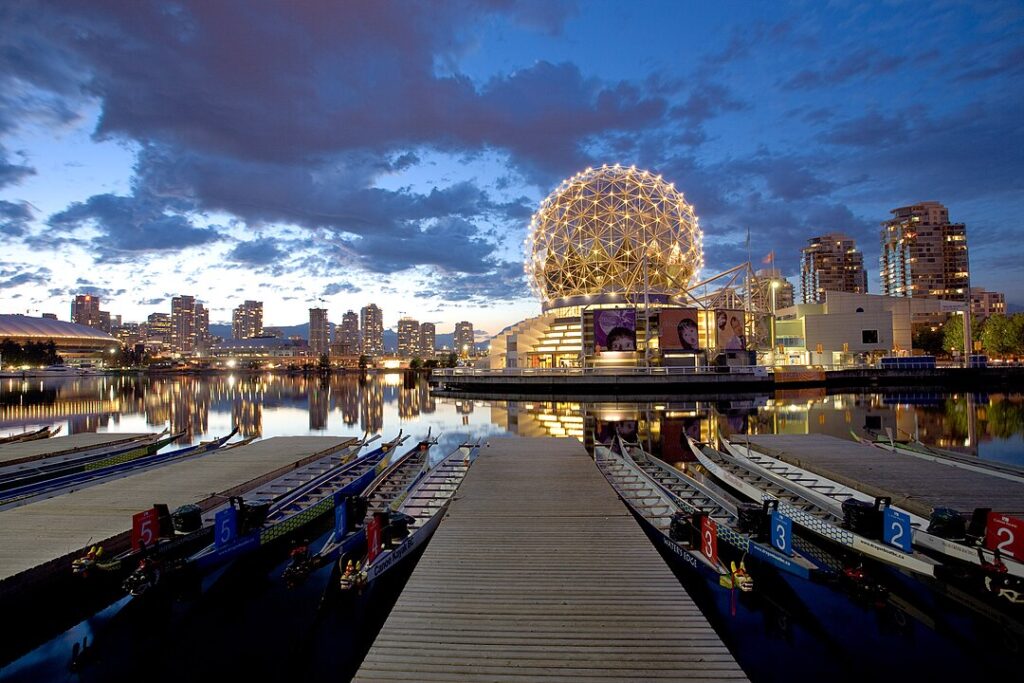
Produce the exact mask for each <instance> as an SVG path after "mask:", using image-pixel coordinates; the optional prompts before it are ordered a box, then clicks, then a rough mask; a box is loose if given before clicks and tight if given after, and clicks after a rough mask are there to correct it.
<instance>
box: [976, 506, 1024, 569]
mask: <svg viewBox="0 0 1024 683" xmlns="http://www.w3.org/2000/svg"><path fill="white" fill-rule="evenodd" d="M985 547H986V548H988V549H989V550H998V551H999V552H1000V553H1002V554H1003V555H1006V556H1007V557H1012V558H1014V559H1015V560H1024V519H1017V518H1016V517H1010V516H1009V515H1001V514H999V513H998V512H990V513H988V525H987V526H986V527H985Z"/></svg>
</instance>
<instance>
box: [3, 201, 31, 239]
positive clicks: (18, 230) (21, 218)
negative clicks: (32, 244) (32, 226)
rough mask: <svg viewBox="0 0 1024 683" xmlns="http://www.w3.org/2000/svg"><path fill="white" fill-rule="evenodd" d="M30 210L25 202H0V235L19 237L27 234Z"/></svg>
mask: <svg viewBox="0 0 1024 683" xmlns="http://www.w3.org/2000/svg"><path fill="white" fill-rule="evenodd" d="M31 220H32V209H31V208H30V207H29V205H28V203H27V202H8V201H5V200H0V235H7V236H8V237H21V236H22V235H24V234H26V233H27V232H28V225H29V223H30V222H31Z"/></svg>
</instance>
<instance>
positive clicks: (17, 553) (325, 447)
mask: <svg viewBox="0 0 1024 683" xmlns="http://www.w3.org/2000/svg"><path fill="white" fill-rule="evenodd" d="M353 443H355V439H351V438H348V437H322V436H309V437H277V438H273V439H267V440H265V441H259V442H256V443H253V444H250V445H248V446H240V447H238V448H233V449H231V450H227V451H223V452H216V451H214V452H212V453H210V454H208V455H207V456H205V457H203V458H199V459H195V460H189V459H186V460H184V461H182V462H177V463H173V464H169V465H166V466H164V467H160V468H156V469H153V470H148V471H145V472H140V473H138V474H136V475H131V476H127V477H124V478H121V479H115V480H113V481H108V482H106V483H103V484H98V485H96V486H91V487H89V488H85V489H82V490H80V491H75V492H74V493H69V494H66V495H62V496H57V497H56V498H49V499H47V500H42V501H39V502H37V503H31V504H29V505H24V506H22V507H18V508H13V509H10V510H5V511H4V512H0V596H2V595H3V594H4V593H5V590H4V589H5V588H6V586H4V583H5V582H6V580H7V579H9V578H11V577H13V576H15V575H16V574H18V573H20V572H26V571H29V570H33V569H36V568H41V567H43V566H45V565H47V564H48V563H51V562H54V561H57V560H59V559H60V558H68V556H69V554H71V555H73V554H75V553H76V552H77V551H79V550H80V549H83V548H87V547H88V546H89V545H90V544H91V543H93V544H94V543H106V544H108V545H109V544H111V543H113V544H116V543H117V540H116V539H118V537H123V538H121V540H122V542H123V541H125V540H127V536H128V534H129V532H130V530H131V524H132V515H134V514H135V513H137V512H140V511H142V510H146V509H149V508H151V507H152V506H153V505H154V504H155V503H167V505H168V506H169V507H170V509H171V510H173V509H174V508H176V507H178V506H179V505H184V504H185V503H202V502H203V501H206V502H208V505H210V506H212V505H214V504H216V502H223V501H224V500H227V496H229V495H237V494H238V493H241V492H242V491H243V490H246V489H248V488H251V487H252V486H255V485H258V484H259V483H263V482H264V481H267V480H269V479H270V478H273V477H274V476H279V475H280V474H284V473H285V472H286V471H287V470H288V469H292V468H293V467H296V466H299V465H301V464H305V463H306V462H309V461H311V460H312V459H315V458H318V457H323V456H325V455H329V454H330V453H333V452H335V451H337V450H339V449H341V448H344V447H346V446H348V445H351V444H353ZM247 484H248V486H246V485H247ZM68 563H70V558H68ZM69 566H70V565H69ZM68 571H70V568H69V569H68Z"/></svg>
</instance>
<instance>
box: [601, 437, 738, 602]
mask: <svg viewBox="0 0 1024 683" xmlns="http://www.w3.org/2000/svg"><path fill="white" fill-rule="evenodd" d="M594 460H595V461H596V462H597V467H598V469H600V470H601V474H603V475H604V477H605V479H607V480H608V483H609V484H611V485H612V488H613V489H615V492H616V493H617V494H619V498H621V499H622V502H623V503H625V504H626V507H628V508H629V509H630V511H631V512H632V513H633V516H634V517H636V519H637V520H638V521H639V522H640V523H641V525H642V526H643V527H644V529H645V531H647V533H648V535H649V536H651V538H652V539H655V540H656V542H657V543H659V544H660V545H661V546H662V547H663V548H665V550H666V551H668V553H669V554H670V555H671V557H673V558H674V560H675V561H676V564H678V565H680V566H682V567H684V568H688V569H690V570H694V571H696V572H697V574H698V575H700V576H702V577H703V578H705V579H710V580H711V581H713V582H715V583H717V584H718V585H720V586H722V587H724V588H730V589H731V588H739V589H740V590H742V591H744V592H748V591H750V590H752V589H753V587H754V586H753V580H752V579H751V578H750V575H749V574H747V572H746V568H745V567H744V566H743V563H742V561H741V563H740V565H739V566H736V564H735V562H733V563H732V566H731V568H730V567H726V566H725V564H724V563H723V562H722V561H721V560H720V559H718V557H717V538H716V537H715V535H714V534H713V533H712V532H709V531H708V528H709V525H708V521H707V518H706V516H702V515H700V514H697V515H691V514H689V513H688V512H687V511H686V510H684V509H682V508H681V507H680V506H679V504H678V503H677V500H678V499H676V498H675V497H673V496H672V495H671V494H669V493H668V492H667V491H666V490H665V489H663V488H662V487H661V486H659V485H658V484H657V482H655V481H654V480H653V479H651V478H650V477H649V476H648V475H647V474H646V473H645V472H644V471H643V470H642V469H640V467H639V466H638V465H637V464H636V463H635V462H633V460H632V459H630V458H627V457H626V456H624V455H622V454H621V453H617V452H615V451H614V450H612V449H611V448H610V447H608V446H604V445H596V446H595V447H594ZM712 524H713V522H712ZM705 533H707V536H705V535H704V534H705Z"/></svg>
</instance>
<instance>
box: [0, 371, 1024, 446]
mask: <svg viewBox="0 0 1024 683" xmlns="http://www.w3.org/2000/svg"><path fill="white" fill-rule="evenodd" d="M620 421H622V422H631V423H635V429H636V433H637V436H638V437H639V438H641V439H642V440H643V441H644V443H645V444H646V445H648V446H649V447H651V448H652V449H654V450H655V452H657V453H660V454H662V455H663V456H665V457H666V458H668V459H671V460H679V459H685V458H686V457H687V454H688V449H686V448H685V438H684V435H687V434H688V435H690V436H695V437H699V438H702V439H709V438H711V437H712V436H713V435H714V433H715V432H716V431H718V430H721V431H724V432H726V433H741V434H742V433H750V434H765V433H768V434H772V433H780V434H828V435H831V436H835V437H838V438H841V439H847V438H850V431H851V430H853V431H857V432H862V431H865V430H870V431H873V432H877V433H881V434H884V433H886V432H887V431H890V432H891V433H892V434H894V435H896V436H897V437H904V436H906V435H916V436H918V438H920V439H921V440H922V441H924V442H925V443H928V444H933V445H937V446H940V447H942V448H949V449H953V450H959V451H962V452H964V453H967V454H971V455H975V456H978V457H981V458H989V459H997V460H1003V461H1008V462H1017V463H1024V455H1022V454H1024V438H1022V436H1024V397H1022V395H1021V394H965V393H938V392H906V391H904V392H889V393H882V392H871V393H868V392H848V393H842V394H834V395H829V394H826V393H825V391H824V390H822V389H806V390H804V389H802V390H785V391H777V392H775V393H774V394H773V395H769V394H753V395H744V396H731V397H728V398H722V397H706V398H699V397H696V398H692V399H687V398H686V397H665V398H664V400H661V401H646V402H638V403H630V402H617V403H586V402H580V401H536V400H517V401H494V400H490V401H481V400H475V399H472V398H461V397H459V398H436V397H435V396H434V395H432V394H431V392H430V387H429V385H428V384H427V382H426V381H425V380H424V378H423V377H422V376H416V375H412V374H408V373H406V374H403V373H390V374H371V375H365V376H360V375H359V374H356V373H350V374H338V375H332V376H330V377H320V376H314V375H311V376H301V375H300V376H288V375H274V374H258V375H210V376H203V375H152V376H145V375H131V376H117V377H115V376H110V377H107V376H98V377H84V378H69V379H52V380H51V379H33V380H3V381H2V382H0V435H4V434H7V433H11V432H17V431H20V430H22V429H24V428H27V427H29V426H32V425H44V424H54V425H55V424H58V423H59V424H63V425H64V426H65V429H66V430H67V433H70V434H75V433H80V432H95V431H112V432H125V431H155V430H159V429H162V428H163V427H169V428H170V429H171V430H173V431H174V432H175V433H177V432H182V433H184V437H183V438H182V439H181V442H182V443H196V442H198V441H200V440H202V439H203V438H207V437H209V436H211V435H217V434H222V433H224V431H225V429H228V430H230V428H231V427H232V426H237V427H238V429H239V432H240V433H241V435H242V436H244V437H248V436H276V435H287V434H354V433H357V432H371V433H376V432H381V431H384V430H386V429H394V430H396V431H397V429H399V428H406V429H407V430H408V429H416V428H418V426H419V425H420V423H422V425H423V428H424V430H425V428H426V427H428V426H433V427H434V428H435V432H436V431H450V430H457V431H459V432H464V433H466V434H469V435H479V434H486V433H494V432H496V431H501V432H507V433H509V434H516V435H521V436H556V437H572V438H576V439H579V440H581V441H584V442H585V443H587V445H588V446H590V445H592V442H593V435H594V434H595V433H600V432H601V431H602V430H605V431H607V426H606V425H607V424H609V423H616V422H620Z"/></svg>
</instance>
